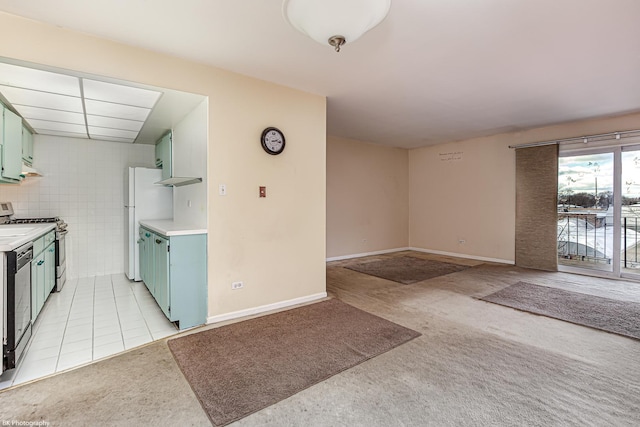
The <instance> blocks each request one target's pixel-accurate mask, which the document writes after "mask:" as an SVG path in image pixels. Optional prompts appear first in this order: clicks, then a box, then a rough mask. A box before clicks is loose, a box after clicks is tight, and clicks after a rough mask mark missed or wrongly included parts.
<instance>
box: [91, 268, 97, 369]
mask: <svg viewBox="0 0 640 427" xmlns="http://www.w3.org/2000/svg"><path fill="white" fill-rule="evenodd" d="M96 282H97V279H96V276H94V277H93V304H92V307H91V308H92V310H91V311H92V313H91V361H92V362H93V360H94V359H93V347H94V346H93V342H94V339H95V335H96V331H95V329H96Z"/></svg>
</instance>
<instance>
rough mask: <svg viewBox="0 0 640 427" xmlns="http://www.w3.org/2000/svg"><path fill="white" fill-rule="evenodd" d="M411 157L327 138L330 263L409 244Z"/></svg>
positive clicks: (385, 149)
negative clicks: (342, 257) (409, 163)
mask: <svg viewBox="0 0 640 427" xmlns="http://www.w3.org/2000/svg"><path fill="white" fill-rule="evenodd" d="M408 160H409V156H408V152H407V150H404V149H400V148H390V147H383V146H380V145H374V144H369V143H366V142H361V141H355V140H351V139H344V138H338V137H332V136H329V137H328V138H327V258H335V257H340V256H345V255H353V254H363V253H370V252H376V251H381V250H389V249H396V248H404V247H407V246H408V243H409V223H408V221H409V192H408V189H409V186H408Z"/></svg>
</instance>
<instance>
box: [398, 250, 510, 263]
mask: <svg viewBox="0 0 640 427" xmlns="http://www.w3.org/2000/svg"><path fill="white" fill-rule="evenodd" d="M407 249H408V250H410V251H416V252H424V253H428V254H436V255H446V256H453V257H456V258H466V259H475V260H477V261H487V262H497V263H500V264H509V265H515V261H511V260H508V259H499V258H487V257H483V256H475V255H468V254H458V253H455V252H445V251H436V250H434V249H423V248H407Z"/></svg>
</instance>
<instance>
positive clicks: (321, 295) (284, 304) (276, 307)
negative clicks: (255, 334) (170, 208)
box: [207, 292, 327, 324]
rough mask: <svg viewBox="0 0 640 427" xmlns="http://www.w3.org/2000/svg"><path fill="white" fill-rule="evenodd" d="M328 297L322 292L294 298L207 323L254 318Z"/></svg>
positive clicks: (236, 312) (209, 319)
mask: <svg viewBox="0 0 640 427" xmlns="http://www.w3.org/2000/svg"><path fill="white" fill-rule="evenodd" d="M326 297H327V293H326V292H320V293H318V294H313V295H307V296H305V297H300V298H294V299H290V300H286V301H280V302H275V303H273V304H267V305H261V306H259V307H253V308H247V309H246V310H239V311H233V312H231V313H225V314H218V315H216V316H211V317H208V318H207V323H208V324H209V323H218V322H224V321H225V320H233V319H238V318H240V317H246V316H253V315H254V314H260V313H266V312H267V311H272V310H280V309H283V308H287V307H291V306H294V305H298V304H304V303H307V302H312V301H316V300H320V299H323V298H326Z"/></svg>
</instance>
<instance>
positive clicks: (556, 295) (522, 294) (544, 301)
mask: <svg viewBox="0 0 640 427" xmlns="http://www.w3.org/2000/svg"><path fill="white" fill-rule="evenodd" d="M480 299H481V300H483V301H487V302H492V303H495V304H500V305H504V306H507V307H511V308H515V309H518V310H522V311H528V312H530V313H535V314H541V315H543V316H547V317H553V318H555V319H560V320H564V321H566V322H571V323H575V324H578V325H582V326H588V327H590V328H594V329H600V330H603V331H607V332H612V333H614V334H619V335H624V336H626V337H630V338H635V339H640V304H639V303H637V302H629V301H620V300H615V299H610V298H603V297H598V296H595V295H588V294H582V293H579V292H571V291H565V290H563V289H556V288H550V287H547V286H540V285H534V284H532V283H526V282H518V283H516V284H515V285H511V286H509V287H508V288H504V289H502V290H500V291H498V292H495V293H493V294H491V295H487V296H486V297H483V298H480Z"/></svg>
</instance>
